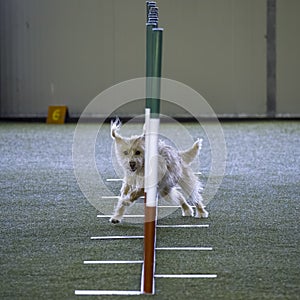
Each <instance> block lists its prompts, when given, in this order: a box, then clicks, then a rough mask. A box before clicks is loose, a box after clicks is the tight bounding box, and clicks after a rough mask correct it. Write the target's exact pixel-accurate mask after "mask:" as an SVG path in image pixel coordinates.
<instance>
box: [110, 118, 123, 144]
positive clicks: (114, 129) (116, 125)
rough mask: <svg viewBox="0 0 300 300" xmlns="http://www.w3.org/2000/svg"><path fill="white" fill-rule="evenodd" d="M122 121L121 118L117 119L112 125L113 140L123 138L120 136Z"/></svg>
mask: <svg viewBox="0 0 300 300" xmlns="http://www.w3.org/2000/svg"><path fill="white" fill-rule="evenodd" d="M121 125H122V123H121V121H120V119H119V118H116V120H115V121H113V120H112V121H111V123H110V135H111V137H112V138H113V139H121V136H120V135H119V134H118V131H119V129H120V128H121Z"/></svg>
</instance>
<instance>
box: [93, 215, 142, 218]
mask: <svg viewBox="0 0 300 300" xmlns="http://www.w3.org/2000/svg"><path fill="white" fill-rule="evenodd" d="M111 217H112V215H97V218H111ZM123 218H144V215H125V216H123Z"/></svg>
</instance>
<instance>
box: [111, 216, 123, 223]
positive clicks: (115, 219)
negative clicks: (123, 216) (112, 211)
mask: <svg viewBox="0 0 300 300" xmlns="http://www.w3.org/2000/svg"><path fill="white" fill-rule="evenodd" d="M109 222H110V223H112V224H118V223H120V222H121V220H120V219H118V218H116V217H111V218H110V219H109Z"/></svg>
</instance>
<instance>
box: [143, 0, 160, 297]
mask: <svg viewBox="0 0 300 300" xmlns="http://www.w3.org/2000/svg"><path fill="white" fill-rule="evenodd" d="M157 13H158V9H157V8H156V4H155V2H152V1H151V2H147V24H146V25H147V31H146V36H147V37H146V43H147V45H146V77H147V78H146V109H145V116H146V117H145V126H146V136H145V220H144V266H143V293H145V294H154V293H155V291H154V290H155V288H154V273H155V247H156V220H157V216H156V215H157V212H156V210H157V181H158V179H157V178H158V149H157V148H158V129H159V113H160V77H161V62H162V33H163V30H162V29H160V28H157V22H158V15H157ZM150 164H151V165H150Z"/></svg>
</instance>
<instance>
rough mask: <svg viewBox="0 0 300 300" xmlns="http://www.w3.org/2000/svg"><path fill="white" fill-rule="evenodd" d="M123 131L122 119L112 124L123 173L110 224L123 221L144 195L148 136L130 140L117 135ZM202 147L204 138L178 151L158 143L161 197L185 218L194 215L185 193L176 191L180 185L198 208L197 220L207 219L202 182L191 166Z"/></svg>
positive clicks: (161, 142) (135, 137)
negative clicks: (128, 209) (127, 212)
mask: <svg viewBox="0 0 300 300" xmlns="http://www.w3.org/2000/svg"><path fill="white" fill-rule="evenodd" d="M120 128H121V122H120V120H119V119H117V120H115V121H114V122H112V123H111V137H112V138H113V139H114V141H115V151H116V157H117V160H118V163H119V164H120V165H121V167H122V168H123V171H124V179H123V185H122V188H121V195H120V197H119V201H118V204H117V206H116V209H115V212H114V215H113V216H112V217H111V219H110V222H111V223H119V222H121V219H122V217H123V215H124V213H125V210H126V207H128V206H129V205H131V204H133V202H134V201H135V200H137V199H138V198H139V197H141V196H143V195H144V153H145V134H142V135H139V136H137V135H135V136H131V137H129V138H128V137H122V136H121V135H120V134H119V133H118V131H119V129H120ZM201 144H202V139H198V140H197V141H196V142H195V143H194V145H193V146H192V147H191V148H189V149H187V150H185V151H177V150H176V149H174V148H173V147H171V146H169V145H166V144H165V143H164V142H163V141H162V140H159V142H158V155H159V157H158V178H159V182H158V186H157V191H158V195H159V196H160V197H163V198H164V199H166V200H169V201H172V202H175V203H176V204H179V205H180V206H181V210H182V215H183V216H193V215H194V211H193V208H192V207H191V206H190V205H189V204H188V203H187V201H186V199H185V197H184V196H183V195H182V193H181V192H179V191H178V190H177V189H176V188H175V187H176V186H177V185H179V186H180V187H181V188H182V190H183V191H184V193H185V194H186V195H187V196H188V197H190V199H191V201H192V203H193V204H194V205H195V206H196V215H195V217H196V218H207V217H208V212H207V211H206V210H205V208H204V206H203V204H202V197H201V194H200V190H201V186H200V182H199V181H198V178H197V177H196V175H195V174H194V172H193V170H192V168H191V167H190V164H191V162H192V161H193V160H194V158H195V157H196V156H197V155H198V152H199V150H200V149H201Z"/></svg>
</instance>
